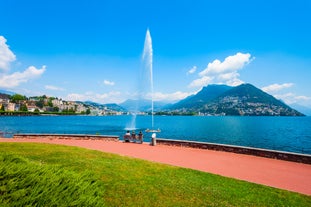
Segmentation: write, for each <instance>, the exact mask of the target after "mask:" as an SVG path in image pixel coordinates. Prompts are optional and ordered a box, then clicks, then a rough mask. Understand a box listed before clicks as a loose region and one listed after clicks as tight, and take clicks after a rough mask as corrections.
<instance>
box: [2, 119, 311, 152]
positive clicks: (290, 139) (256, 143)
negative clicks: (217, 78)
mask: <svg viewBox="0 0 311 207" xmlns="http://www.w3.org/2000/svg"><path fill="white" fill-rule="evenodd" d="M131 119H132V116H97V117H94V116H33V117H0V132H2V134H3V135H4V136H12V134H13V133H54V134H55V133H61V134H62V133H64V134H101V135H118V136H120V138H122V137H123V134H124V133H125V131H126V130H129V129H125V128H126V124H127V123H130V122H131ZM155 123H156V124H155V126H154V128H160V129H161V132H160V133H158V134H157V137H161V138H167V139H179V140H194V141H201V142H212V143H222V144H232V145H241V146H249V147H256V148H266V149H273V150H281V151H289V152H298V153H305V154H311V127H310V126H311V117H201V116H155ZM148 128H149V129H150V128H151V125H150V117H149V116H137V117H136V127H135V130H136V131H143V132H144V131H145V130H146V129H148ZM131 130H132V129H131ZM0 136H1V134H0ZM150 136H151V134H148V133H146V134H145V136H144V137H145V139H144V140H145V141H150Z"/></svg>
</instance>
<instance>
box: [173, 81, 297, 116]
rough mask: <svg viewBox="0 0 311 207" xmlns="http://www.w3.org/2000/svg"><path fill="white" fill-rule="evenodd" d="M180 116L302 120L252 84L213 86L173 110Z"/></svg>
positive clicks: (188, 98) (177, 105)
mask: <svg viewBox="0 0 311 207" xmlns="http://www.w3.org/2000/svg"><path fill="white" fill-rule="evenodd" d="M171 109H172V110H175V111H179V112H196V113H202V114H205V115H238V116H240V115H243V116H302V115H303V114H301V113H300V112H298V111H296V110H294V109H292V108H290V107H289V106H287V105H286V104H285V103H283V102H281V101H279V100H277V99H275V98H274V97H273V96H271V95H269V94H267V93H265V92H263V91H262V90H260V89H258V88H256V87H255V86H253V85H251V84H242V85H239V86H237V87H229V86H224V85H212V86H207V87H204V88H203V89H202V90H201V91H200V92H198V93H197V94H196V95H193V96H190V97H187V98H186V99H184V100H182V101H180V102H178V103H177V104H175V105H173V106H172V107H171Z"/></svg>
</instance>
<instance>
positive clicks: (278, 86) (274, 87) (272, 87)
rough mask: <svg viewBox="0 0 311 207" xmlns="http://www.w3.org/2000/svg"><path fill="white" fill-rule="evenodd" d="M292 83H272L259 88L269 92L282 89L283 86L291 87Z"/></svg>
mask: <svg viewBox="0 0 311 207" xmlns="http://www.w3.org/2000/svg"><path fill="white" fill-rule="evenodd" d="M293 85H294V84H293V83H283V84H277V83H275V84H272V85H269V86H265V87H263V88H261V89H262V90H263V91H265V92H267V93H270V92H276V91H280V90H282V89H285V88H290V87H292V86H293Z"/></svg>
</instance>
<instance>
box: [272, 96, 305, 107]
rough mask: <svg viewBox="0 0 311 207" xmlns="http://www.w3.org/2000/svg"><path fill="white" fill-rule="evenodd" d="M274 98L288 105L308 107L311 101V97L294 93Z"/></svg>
mask: <svg viewBox="0 0 311 207" xmlns="http://www.w3.org/2000/svg"><path fill="white" fill-rule="evenodd" d="M274 97H275V98H277V99H280V100H282V101H284V102H285V103H286V104H294V103H298V104H301V105H307V104H308V101H309V100H311V97H308V96H299V95H296V94H294V93H285V94H275V95H274Z"/></svg>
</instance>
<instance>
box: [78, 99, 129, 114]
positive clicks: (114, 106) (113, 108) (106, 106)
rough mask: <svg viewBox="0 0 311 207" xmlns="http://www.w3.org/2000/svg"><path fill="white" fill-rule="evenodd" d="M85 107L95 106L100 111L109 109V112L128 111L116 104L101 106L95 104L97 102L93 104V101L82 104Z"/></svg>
mask: <svg viewBox="0 0 311 207" xmlns="http://www.w3.org/2000/svg"><path fill="white" fill-rule="evenodd" d="M81 103H83V104H85V105H88V106H93V107H95V108H98V109H104V108H107V109H109V110H113V111H120V112H126V109H125V108H123V107H121V106H119V105H118V104H115V103H110V104H100V103H95V102H92V101H85V102H81Z"/></svg>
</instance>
